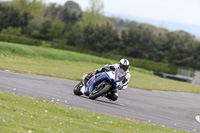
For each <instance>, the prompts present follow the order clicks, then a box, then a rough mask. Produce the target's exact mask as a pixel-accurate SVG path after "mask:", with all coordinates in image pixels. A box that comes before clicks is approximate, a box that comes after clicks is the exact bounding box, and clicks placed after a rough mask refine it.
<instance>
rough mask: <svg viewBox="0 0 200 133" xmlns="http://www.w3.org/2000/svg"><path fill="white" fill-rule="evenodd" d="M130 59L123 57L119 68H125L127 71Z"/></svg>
mask: <svg viewBox="0 0 200 133" xmlns="http://www.w3.org/2000/svg"><path fill="white" fill-rule="evenodd" d="M128 67H129V61H128V60H127V59H121V60H120V61H119V68H121V69H123V70H124V71H125V72H126V71H127V70H128Z"/></svg>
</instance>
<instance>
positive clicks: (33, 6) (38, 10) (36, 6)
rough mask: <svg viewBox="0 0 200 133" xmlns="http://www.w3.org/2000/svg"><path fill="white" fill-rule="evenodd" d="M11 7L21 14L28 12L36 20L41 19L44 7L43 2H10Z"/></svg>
mask: <svg viewBox="0 0 200 133" xmlns="http://www.w3.org/2000/svg"><path fill="white" fill-rule="evenodd" d="M10 4H11V5H13V6H14V7H16V8H18V9H19V10H20V11H21V12H30V13H31V14H32V15H33V16H34V17H35V18H36V19H39V18H41V17H42V16H41V14H43V12H44V10H45V8H46V6H45V4H44V0H12V1H11V2H10Z"/></svg>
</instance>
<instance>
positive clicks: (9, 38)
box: [0, 33, 42, 46]
mask: <svg viewBox="0 0 200 133" xmlns="http://www.w3.org/2000/svg"><path fill="white" fill-rule="evenodd" d="M0 41H3V42H12V43H20V44H26V45H34V46H39V45H41V44H42V41H40V40H36V39H32V38H28V37H22V36H14V35H8V34H2V33H0Z"/></svg>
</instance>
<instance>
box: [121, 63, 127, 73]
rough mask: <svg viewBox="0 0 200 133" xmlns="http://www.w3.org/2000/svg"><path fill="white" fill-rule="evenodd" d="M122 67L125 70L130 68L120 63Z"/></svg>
mask: <svg viewBox="0 0 200 133" xmlns="http://www.w3.org/2000/svg"><path fill="white" fill-rule="evenodd" d="M120 68H121V69H123V70H124V71H127V70H128V66H125V65H122V64H120Z"/></svg>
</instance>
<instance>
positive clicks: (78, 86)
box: [74, 82, 83, 96]
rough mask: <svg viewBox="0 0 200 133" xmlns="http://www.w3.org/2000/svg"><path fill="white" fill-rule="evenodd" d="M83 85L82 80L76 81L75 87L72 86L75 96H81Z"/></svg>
mask: <svg viewBox="0 0 200 133" xmlns="http://www.w3.org/2000/svg"><path fill="white" fill-rule="evenodd" d="M82 86H83V84H82V82H80V83H78V84H77V85H76V86H75V87H74V94H75V95H77V96H81V95H83V93H82V92H81V87H82Z"/></svg>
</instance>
